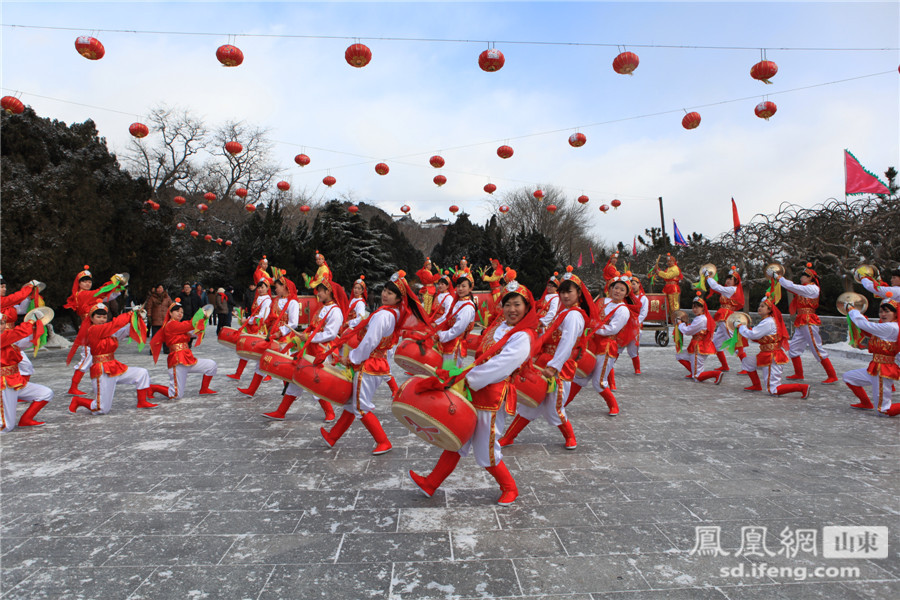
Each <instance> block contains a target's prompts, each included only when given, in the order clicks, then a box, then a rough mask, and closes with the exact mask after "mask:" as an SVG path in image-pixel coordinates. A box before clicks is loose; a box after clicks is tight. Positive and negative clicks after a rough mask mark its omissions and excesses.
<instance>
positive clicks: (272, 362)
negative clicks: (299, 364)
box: [259, 348, 294, 381]
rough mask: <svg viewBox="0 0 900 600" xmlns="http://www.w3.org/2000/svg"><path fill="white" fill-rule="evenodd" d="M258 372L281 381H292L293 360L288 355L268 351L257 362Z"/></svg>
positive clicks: (272, 350) (271, 350)
mask: <svg viewBox="0 0 900 600" xmlns="http://www.w3.org/2000/svg"><path fill="white" fill-rule="evenodd" d="M259 370H260V371H262V372H263V373H265V374H266V375H271V376H272V377H274V378H275V379H280V380H282V381H293V380H294V358H293V357H292V356H291V355H289V354H284V353H282V352H278V351H276V350H274V349H271V348H270V349H268V350H266V351H265V352H263V355H262V359H261V360H260V361H259Z"/></svg>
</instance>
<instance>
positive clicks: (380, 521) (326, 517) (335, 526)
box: [295, 507, 398, 533]
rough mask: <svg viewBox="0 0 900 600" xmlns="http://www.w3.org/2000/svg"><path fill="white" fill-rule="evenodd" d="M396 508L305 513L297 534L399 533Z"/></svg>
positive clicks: (310, 510) (308, 511) (312, 510)
mask: <svg viewBox="0 0 900 600" xmlns="http://www.w3.org/2000/svg"><path fill="white" fill-rule="evenodd" d="M397 513H398V509H396V508H382V509H372V510H366V509H356V510H319V509H317V508H315V507H313V508H310V509H309V510H307V511H304V513H303V517H302V518H301V519H300V523H299V524H298V525H297V528H296V529H295V533H376V532H381V531H383V532H393V531H397Z"/></svg>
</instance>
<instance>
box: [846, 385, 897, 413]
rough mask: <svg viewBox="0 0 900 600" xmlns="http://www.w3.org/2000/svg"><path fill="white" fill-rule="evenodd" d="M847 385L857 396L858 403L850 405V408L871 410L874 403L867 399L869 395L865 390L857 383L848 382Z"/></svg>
mask: <svg viewBox="0 0 900 600" xmlns="http://www.w3.org/2000/svg"><path fill="white" fill-rule="evenodd" d="M847 387H848V388H850V391H851V392H853V394H854V395H855V396H856V397H857V398H859V402H858V403H856V404H851V405H850V407H851V408H858V409H860V410H872V409H873V408H875V405H874V404H872V401H871V400H869V395H868V394H867V393H866V390H864V389H862V387H860V386H858V385H850V384H849V383H848V384H847ZM891 408H893V405H891Z"/></svg>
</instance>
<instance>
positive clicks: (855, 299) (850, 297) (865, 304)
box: [837, 292, 869, 315]
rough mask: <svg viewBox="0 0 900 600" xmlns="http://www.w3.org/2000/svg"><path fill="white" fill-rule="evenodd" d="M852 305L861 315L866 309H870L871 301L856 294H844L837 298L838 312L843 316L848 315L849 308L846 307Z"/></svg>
mask: <svg viewBox="0 0 900 600" xmlns="http://www.w3.org/2000/svg"><path fill="white" fill-rule="evenodd" d="M847 304H851V305H853V307H854V308H855V309H856V310H858V311H859V312H861V313H864V312H866V309H868V308H869V301H868V300H867V299H866V297H865V296H863V295H862V294H857V293H856V292H844V293H843V294H841V295H840V296H838V298H837V309H838V312H839V313H841V314H842V315H846V314H847V312H849V311H847V308H846V305H847Z"/></svg>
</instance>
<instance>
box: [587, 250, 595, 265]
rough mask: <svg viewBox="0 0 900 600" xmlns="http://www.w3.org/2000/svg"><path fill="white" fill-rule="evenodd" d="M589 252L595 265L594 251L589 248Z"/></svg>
mask: <svg viewBox="0 0 900 600" xmlns="http://www.w3.org/2000/svg"><path fill="white" fill-rule="evenodd" d="M588 251H589V252H590V253H591V264H594V249H593V248H588Z"/></svg>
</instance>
